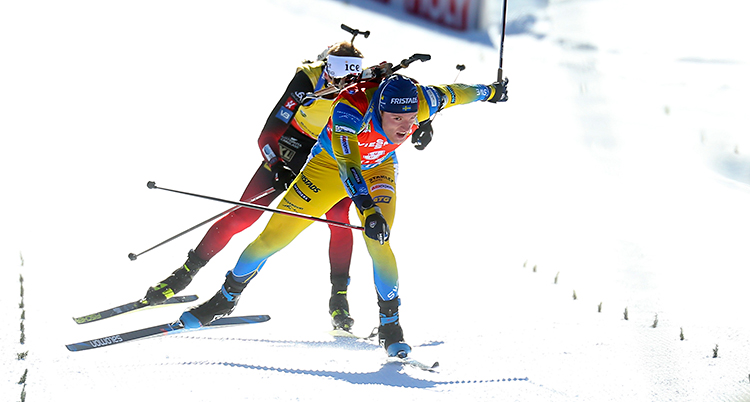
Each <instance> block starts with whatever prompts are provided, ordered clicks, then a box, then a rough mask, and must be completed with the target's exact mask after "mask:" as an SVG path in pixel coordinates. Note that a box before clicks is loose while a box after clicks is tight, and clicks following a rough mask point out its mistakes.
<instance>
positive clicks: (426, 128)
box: [411, 120, 432, 151]
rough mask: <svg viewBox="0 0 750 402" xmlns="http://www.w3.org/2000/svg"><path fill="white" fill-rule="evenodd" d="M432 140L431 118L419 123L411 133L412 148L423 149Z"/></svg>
mask: <svg viewBox="0 0 750 402" xmlns="http://www.w3.org/2000/svg"><path fill="white" fill-rule="evenodd" d="M430 141H432V120H425V121H423V122H421V123H419V128H417V130H416V131H414V133H413V134H412V135H411V143H412V144H414V148H417V149H418V150H420V151H421V150H423V149H425V147H426V146H427V144H429V143H430Z"/></svg>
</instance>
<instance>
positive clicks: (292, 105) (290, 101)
mask: <svg viewBox="0 0 750 402" xmlns="http://www.w3.org/2000/svg"><path fill="white" fill-rule="evenodd" d="M298 104H299V103H297V101H296V100H294V99H293V98H292V97H291V96H290V97H288V98H286V102H284V107H285V108H287V109H289V110H293V109H294V108H295V107H297V105H298Z"/></svg>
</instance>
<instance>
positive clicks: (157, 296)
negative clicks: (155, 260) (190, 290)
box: [141, 250, 208, 306]
mask: <svg viewBox="0 0 750 402" xmlns="http://www.w3.org/2000/svg"><path fill="white" fill-rule="evenodd" d="M207 263H208V261H206V260H202V259H200V258H199V257H198V256H197V255H196V254H195V251H193V250H190V251H189V252H188V259H187V261H185V264H183V265H182V266H181V267H180V268H178V269H177V270H176V271H174V272H172V275H170V276H169V277H168V278H167V279H165V280H163V281H161V282H159V283H158V284H157V285H156V286H152V287H150V288H149V289H148V291H147V292H146V296H144V297H143V299H142V301H141V302H142V303H145V304H148V305H150V306H152V305H157V304H162V303H164V302H165V301H167V299H169V298H170V297H172V296H174V295H175V294H177V293H179V292H181V291H182V290H183V289H185V288H186V287H187V285H189V284H190V282H191V281H192V280H193V277H194V276H195V274H197V273H198V271H199V270H200V269H201V268H203V266H204V265H206V264H207Z"/></svg>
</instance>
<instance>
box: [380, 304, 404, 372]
mask: <svg viewBox="0 0 750 402" xmlns="http://www.w3.org/2000/svg"><path fill="white" fill-rule="evenodd" d="M399 304H400V300H399V298H395V299H393V300H387V301H385V300H378V306H380V326H379V327H378V341H379V342H380V345H381V346H383V347H384V348H385V351H386V353H388V356H390V357H400V358H402V359H403V358H405V357H406V356H408V355H409V353H411V347H410V346H409V345H408V344H406V342H404V331H403V329H401V325H400V324H399V322H398V305H399Z"/></svg>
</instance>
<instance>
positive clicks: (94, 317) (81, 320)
mask: <svg viewBox="0 0 750 402" xmlns="http://www.w3.org/2000/svg"><path fill="white" fill-rule="evenodd" d="M196 300H198V296H196V295H189V296H175V297H172V298H169V299H167V301H165V302H164V303H161V304H156V305H148V304H145V303H143V302H142V300H138V301H134V302H132V303H126V304H123V305H122V306H117V307H112V308H108V309H106V310H103V311H100V312H98V313H94V314H89V315H84V316H82V317H73V321H75V322H76V323H78V324H86V323H89V322H94V321H99V320H103V319H105V318H110V317H114V316H116V315H120V314H124V313H129V312H131V311H135V310H140V309H144V308H154V307H161V306H168V305H170V304H178V303H189V302H192V301H196Z"/></svg>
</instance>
